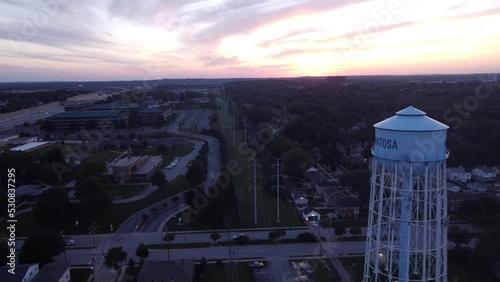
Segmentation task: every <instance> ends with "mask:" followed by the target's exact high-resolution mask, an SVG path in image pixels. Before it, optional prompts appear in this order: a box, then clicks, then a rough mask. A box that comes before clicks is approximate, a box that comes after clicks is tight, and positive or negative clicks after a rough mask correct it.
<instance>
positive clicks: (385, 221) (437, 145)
mask: <svg viewBox="0 0 500 282" xmlns="http://www.w3.org/2000/svg"><path fill="white" fill-rule="evenodd" d="M374 127H375V145H374V146H373V149H372V154H373V162H372V167H371V169H372V175H371V179H370V182H371V194H370V206H369V217H368V229H367V237H366V253H365V268H364V277H363V281H365V282H377V281H399V282H402V281H443V282H446V281H447V275H446V273H447V248H446V245H447V233H446V229H447V222H448V216H447V194H446V159H447V158H448V152H447V151H446V148H445V141H446V130H447V129H448V126H446V125H445V124H442V123H440V122H438V121H436V120H434V119H431V118H429V117H427V116H426V115H425V113H424V112H422V111H420V110H419V109H416V108H414V107H411V106H410V107H408V108H406V109H404V110H401V111H399V112H397V113H396V115H395V116H393V117H391V118H388V119H386V120H384V121H381V122H379V123H377V124H375V125H374Z"/></svg>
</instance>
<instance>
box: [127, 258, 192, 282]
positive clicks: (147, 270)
mask: <svg viewBox="0 0 500 282" xmlns="http://www.w3.org/2000/svg"><path fill="white" fill-rule="evenodd" d="M193 279H194V260H193V259H180V260H178V261H173V260H169V261H152V260H146V261H144V264H143V265H142V268H141V271H140V272H139V274H138V275H137V282H172V281H175V282H192V281H194V280H193Z"/></svg>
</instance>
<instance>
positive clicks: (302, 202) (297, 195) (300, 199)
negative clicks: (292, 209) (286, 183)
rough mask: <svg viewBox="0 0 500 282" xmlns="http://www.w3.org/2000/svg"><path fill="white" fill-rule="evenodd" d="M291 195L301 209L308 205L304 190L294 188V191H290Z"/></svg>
mask: <svg viewBox="0 0 500 282" xmlns="http://www.w3.org/2000/svg"><path fill="white" fill-rule="evenodd" d="M290 196H292V199H293V202H294V203H295V205H297V207H298V208H299V209H300V208H305V207H306V206H307V203H308V201H307V196H306V194H305V193H304V192H303V191H301V190H299V189H294V190H292V192H290Z"/></svg>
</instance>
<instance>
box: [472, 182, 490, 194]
mask: <svg viewBox="0 0 500 282" xmlns="http://www.w3.org/2000/svg"><path fill="white" fill-rule="evenodd" d="M467 188H469V189H470V190H472V191H476V192H486V191H488V188H487V187H486V186H485V185H484V184H482V183H479V182H472V183H467Z"/></svg>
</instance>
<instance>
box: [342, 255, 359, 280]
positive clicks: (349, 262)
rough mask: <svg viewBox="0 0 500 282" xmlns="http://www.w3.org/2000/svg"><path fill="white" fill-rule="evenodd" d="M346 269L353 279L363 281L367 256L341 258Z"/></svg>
mask: <svg viewBox="0 0 500 282" xmlns="http://www.w3.org/2000/svg"><path fill="white" fill-rule="evenodd" d="M339 260H340V262H341V263H342V265H344V268H345V270H346V271H347V273H349V275H350V276H351V278H352V281H361V280H362V279H363V271H364V268H365V257H364V256H360V257H343V258H339Z"/></svg>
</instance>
